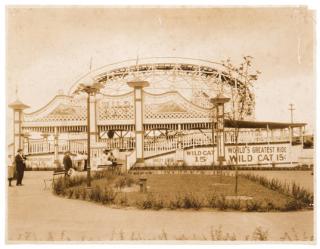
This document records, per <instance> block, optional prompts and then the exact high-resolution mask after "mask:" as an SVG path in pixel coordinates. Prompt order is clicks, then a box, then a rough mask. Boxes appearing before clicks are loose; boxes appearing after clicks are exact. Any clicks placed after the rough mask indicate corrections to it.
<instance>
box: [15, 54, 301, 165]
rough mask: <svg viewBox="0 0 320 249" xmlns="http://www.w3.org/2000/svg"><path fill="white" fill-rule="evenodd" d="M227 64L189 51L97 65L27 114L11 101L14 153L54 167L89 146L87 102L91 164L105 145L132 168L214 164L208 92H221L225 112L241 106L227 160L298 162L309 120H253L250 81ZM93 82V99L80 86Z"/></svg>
mask: <svg viewBox="0 0 320 249" xmlns="http://www.w3.org/2000/svg"><path fill="white" fill-rule="evenodd" d="M227 71H228V70H227V69H226V67H225V66H224V65H222V64H220V63H214V62H209V61H203V60H194V59H185V58H147V59H142V60H140V61H139V64H138V63H136V62H135V61H133V60H128V61H125V62H121V63H117V64H112V65H108V66H106V67H103V68H100V69H98V70H95V71H93V72H90V73H88V74H87V75H85V76H84V77H82V78H81V79H79V80H78V81H77V82H76V83H75V84H74V85H72V87H71V88H70V91H69V93H68V94H63V93H62V92H59V94H57V95H56V96H54V97H53V99H52V100H51V101H50V102H49V103H48V104H47V105H45V106H44V107H42V108H40V109H39V110H37V111H34V112H31V113H27V112H25V109H27V108H28V106H27V105H25V104H23V103H21V102H20V101H15V102H14V103H11V104H10V105H9V107H10V108H12V109H13V112H14V134H13V138H14V141H13V143H12V144H11V145H10V147H9V154H10V155H14V154H15V152H16V151H17V149H18V148H22V149H24V152H25V153H26V154H28V155H29V157H28V164H29V165H30V166H31V167H54V165H55V164H57V163H59V162H61V160H62V156H63V153H64V152H65V151H70V152H72V153H73V155H77V154H79V153H80V154H83V153H84V154H85V153H87V150H88V148H87V127H88V119H87V108H89V109H90V119H89V120H90V131H89V134H90V155H91V157H92V159H93V160H92V162H91V167H92V168H94V167H97V165H99V163H100V162H99V160H100V158H101V155H102V153H103V151H104V150H106V149H107V150H113V151H114V152H115V154H116V156H117V157H118V158H119V160H123V163H124V164H125V165H126V166H127V168H128V169H130V168H132V167H143V166H148V167H153V166H163V167H167V166H173V165H184V166H210V165H213V164H217V163H218V155H217V154H218V151H217V146H219V145H218V144H217V137H216V135H217V133H215V132H214V131H215V129H216V125H217V122H216V111H215V108H214V106H213V104H212V103H211V101H210V99H211V98H213V97H215V96H216V95H217V94H219V93H223V94H224V95H226V96H227V97H228V98H230V99H231V101H229V102H228V103H226V104H225V113H231V112H232V110H235V111H236V112H235V113H236V115H235V116H233V117H234V118H233V119H230V118H228V116H226V117H225V118H224V124H223V125H224V135H223V136H224V145H225V148H224V150H225V161H224V164H226V165H233V164H235V161H236V158H235V156H237V157H238V163H239V165H240V166H243V167H246V166H250V165H251V166H252V165H259V166H273V167H275V166H277V165H281V166H296V165H298V163H299V155H300V154H301V152H302V150H303V131H304V127H305V125H306V124H304V123H278V122H257V121H255V120H254V101H255V100H254V93H253V90H252V88H251V87H250V86H248V85H245V84H244V83H243V81H241V77H237V76H234V77H232V75H235V74H233V73H230V71H229V73H227ZM91 82H96V83H97V84H98V85H99V93H97V94H92V96H90V100H89V102H88V99H89V98H87V95H86V94H83V93H80V94H75V93H77V92H79V91H78V89H79V86H81V85H82V84H88V83H91ZM128 82H129V83H128ZM241 91H242V92H243V91H245V92H246V95H245V96H246V98H247V103H248V110H247V111H246V115H245V116H244V117H238V116H237V113H238V112H239V110H238V109H237V108H240V102H239V101H238V100H237V96H239V92H241ZM235 128H239V136H238V139H237V140H238V141H236V139H235V133H234V130H235ZM39 135H41V138H37V136H38V137H39ZM293 138H294V141H293ZM236 150H237V153H236Z"/></svg>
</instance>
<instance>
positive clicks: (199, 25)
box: [6, 7, 316, 133]
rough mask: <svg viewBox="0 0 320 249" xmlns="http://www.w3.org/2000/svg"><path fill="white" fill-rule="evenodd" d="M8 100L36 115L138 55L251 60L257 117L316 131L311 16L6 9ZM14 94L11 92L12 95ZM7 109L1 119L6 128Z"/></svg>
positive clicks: (281, 11) (297, 11)
mask: <svg viewBox="0 0 320 249" xmlns="http://www.w3.org/2000/svg"><path fill="white" fill-rule="evenodd" d="M6 18H7V22H6V26H7V34H6V44H7V50H6V61H7V65H6V81H7V103H10V102H12V101H14V100H15V99H16V96H17V95H18V97H19V99H20V100H21V101H22V102H24V103H25V104H27V105H29V106H31V108H30V109H29V110H27V112H28V111H35V110H37V109H39V108H41V107H42V106H44V105H45V104H47V103H48V102H49V101H50V100H51V99H52V98H53V97H54V96H55V95H56V94H57V92H58V91H59V90H60V89H62V90H63V91H64V92H65V93H67V92H68V91H69V88H70V87H71V86H72V85H73V83H74V82H75V81H76V80H77V79H79V78H80V77H81V76H83V75H85V74H86V73H88V71H89V67H90V59H91V58H92V69H93V70H94V69H95V68H99V67H101V66H104V65H108V64H111V63H115V62H119V61H123V60H127V59H135V58H136V57H137V56H139V57H140V58H142V57H159V56H168V57H175V56H176V57H189V58H196V59H205V60H210V61H218V62H219V61H221V60H225V59H227V58H231V60H232V61H233V62H234V63H235V64H237V63H239V62H240V61H241V60H242V57H243V56H244V55H251V56H253V57H254V59H253V68H255V69H257V70H259V71H261V72H262V74H261V75H260V77H259V79H258V81H257V82H256V83H255V95H256V112H255V113H256V119H257V120H263V121H275V122H277V121H279V122H289V121H290V112H289V110H288V108H289V104H290V103H292V104H294V107H295V109H296V110H295V111H294V121H295V122H306V123H308V126H307V130H308V132H310V133H312V132H313V130H314V128H315V100H316V99H315V63H314V61H315V53H314V50H315V37H314V36H315V35H314V25H315V19H314V16H313V12H312V11H310V10H308V9H306V8H272V9H271V8H269V9H267V8H260V9H257V8H247V9H243V8H242V9H241V8H237V9H232V8H215V9H214V8H198V9H197V8H171V9H168V8H164V7H162V8H133V7H131V8H83V7H67V8H57V7H55V8H39V7H38V8H21V7H20V8H14V7H8V8H7V12H6ZM16 89H18V94H16ZM10 114H11V112H8V113H7V115H8V118H7V120H8V122H9V124H10V122H11V121H10Z"/></svg>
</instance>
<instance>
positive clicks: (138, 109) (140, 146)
mask: <svg viewBox="0 0 320 249" xmlns="http://www.w3.org/2000/svg"><path fill="white" fill-rule="evenodd" d="M128 85H129V86H130V87H132V88H133V91H134V120H135V137H136V164H135V165H136V166H139V167H142V166H144V157H143V151H144V129H143V88H144V87H147V86H149V82H147V81H130V82H128Z"/></svg>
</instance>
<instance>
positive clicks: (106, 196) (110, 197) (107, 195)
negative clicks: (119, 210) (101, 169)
mask: <svg viewBox="0 0 320 249" xmlns="http://www.w3.org/2000/svg"><path fill="white" fill-rule="evenodd" d="M116 196H117V193H116V192H115V191H114V190H113V189H112V188H110V187H108V186H105V188H104V191H103V192H102V194H101V195H100V201H102V203H103V204H112V203H114V200H115V199H116Z"/></svg>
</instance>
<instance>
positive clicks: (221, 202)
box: [215, 195, 228, 210]
mask: <svg viewBox="0 0 320 249" xmlns="http://www.w3.org/2000/svg"><path fill="white" fill-rule="evenodd" d="M215 205H216V207H217V208H218V209H220V210H226V209H227V208H228V202H227V200H226V197H225V196H224V195H220V196H219V197H218V198H217V200H216V204H215Z"/></svg>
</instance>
